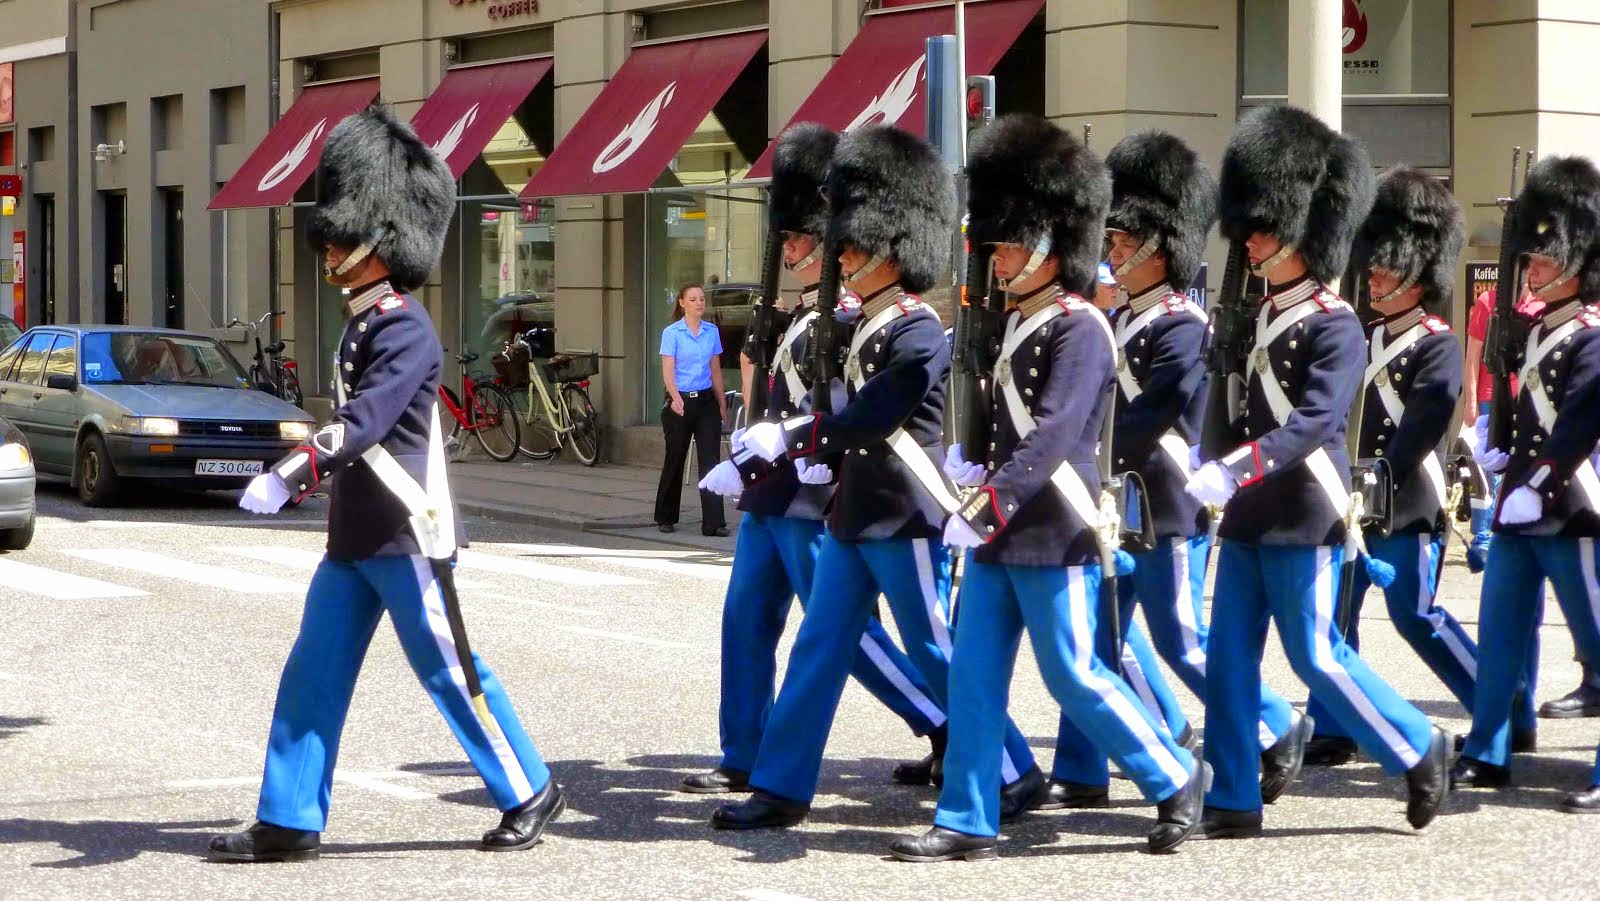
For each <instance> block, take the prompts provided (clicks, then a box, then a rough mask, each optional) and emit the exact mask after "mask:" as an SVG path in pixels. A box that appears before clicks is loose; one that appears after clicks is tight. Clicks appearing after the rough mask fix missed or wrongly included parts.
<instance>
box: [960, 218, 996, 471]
mask: <svg viewBox="0 0 1600 901" xmlns="http://www.w3.org/2000/svg"><path fill="white" fill-rule="evenodd" d="M991 256H992V253H991V252H990V251H989V249H988V248H986V247H977V248H969V249H968V251H967V266H966V274H965V279H964V281H963V283H962V285H961V295H960V299H961V303H960V306H958V307H957V308H956V324H955V335H954V340H953V341H952V344H953V345H954V346H953V348H952V350H953V353H952V355H951V361H950V374H951V388H952V393H953V394H954V395H955V396H954V398H953V401H954V403H953V404H952V406H951V409H952V410H953V411H954V413H955V417H954V419H955V422H954V423H953V432H954V434H955V440H957V441H959V442H960V443H961V455H962V456H963V457H964V458H966V459H967V460H968V461H969V462H973V463H985V462H987V461H988V459H989V426H990V422H991V420H992V417H993V404H992V402H991V398H990V396H989V391H988V386H989V385H990V384H991V383H992V380H993V378H994V364H995V360H996V359H997V358H998V357H999V356H1000V338H1001V335H1002V334H1003V333H1004V330H1005V294H1004V292H1001V291H998V290H995V288H994V287H993V281H992V279H991V275H992V270H991V269H990V257H991Z"/></svg>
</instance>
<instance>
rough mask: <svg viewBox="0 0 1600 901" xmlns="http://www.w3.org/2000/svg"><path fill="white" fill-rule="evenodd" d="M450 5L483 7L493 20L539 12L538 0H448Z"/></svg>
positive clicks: (531, 14) (533, 14)
mask: <svg viewBox="0 0 1600 901" xmlns="http://www.w3.org/2000/svg"><path fill="white" fill-rule="evenodd" d="M450 5H451V6H481V7H484V9H485V11H486V12H487V13H488V14H489V18H491V19H494V20H500V19H510V18H512V17H514V16H537V15H538V14H539V0H450Z"/></svg>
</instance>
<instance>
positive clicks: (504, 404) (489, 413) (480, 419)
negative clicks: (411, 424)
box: [439, 353, 522, 463]
mask: <svg viewBox="0 0 1600 901" xmlns="http://www.w3.org/2000/svg"><path fill="white" fill-rule="evenodd" d="M476 359H478V355H477V354H475V353H466V354H456V362H458V363H460V364H461V397H457V396H456V393H455V392H454V391H451V390H450V387H449V386H448V385H446V384H444V383H443V382H440V383H439V400H440V401H441V402H443V403H444V408H445V409H446V410H449V411H450V415H451V416H454V417H455V420H456V424H455V426H454V427H453V428H452V429H451V430H450V439H451V440H452V441H454V442H456V443H458V444H459V442H460V441H461V433H462V432H463V431H467V432H471V433H472V434H473V435H475V436H476V437H477V439H478V444H479V445H481V446H482V447H483V452H484V453H486V454H488V455H489V457H490V458H491V459H493V460H498V461H499V462H501V463H504V462H506V461H507V460H510V459H511V458H512V457H515V456H516V455H517V446H518V444H519V443H520V442H521V440H522V433H521V427H520V426H519V425H518V424H517V416H516V410H515V407H514V406H513V405H512V402H511V395H509V394H507V393H506V390H505V389H504V388H501V387H500V386H499V385H496V384H494V382H493V381H492V380H491V379H490V378H489V377H488V376H485V375H480V374H469V373H468V372H467V366H468V365H470V364H471V363H472V362H473V361H474V360H476ZM463 398H464V400H463Z"/></svg>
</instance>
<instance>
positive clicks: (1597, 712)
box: [1539, 663, 1600, 720]
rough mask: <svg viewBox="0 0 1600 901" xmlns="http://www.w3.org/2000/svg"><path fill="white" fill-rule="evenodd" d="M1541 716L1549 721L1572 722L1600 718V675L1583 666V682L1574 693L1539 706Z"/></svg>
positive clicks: (1588, 666)
mask: <svg viewBox="0 0 1600 901" xmlns="http://www.w3.org/2000/svg"><path fill="white" fill-rule="evenodd" d="M1539 716H1541V717H1543V718H1544V719H1547V720H1572V719H1577V718H1579V717H1584V716H1600V675H1597V674H1596V673H1595V671H1594V667H1592V666H1590V665H1589V664H1587V663H1585V664H1584V665H1583V681H1582V682H1579V683H1578V687H1577V688H1574V689H1573V690H1572V691H1570V692H1568V693H1567V694H1565V695H1563V696H1562V697H1559V698H1556V699H1555V700H1553V701H1545V702H1544V703H1543V704H1541V705H1539Z"/></svg>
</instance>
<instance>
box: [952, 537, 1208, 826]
mask: <svg viewBox="0 0 1600 901" xmlns="http://www.w3.org/2000/svg"><path fill="white" fill-rule="evenodd" d="M1099 585H1100V567H1099V566H1098V565H1093V564H1091V565H1089V566H1074V567H1057V566H997V565H994V564H986V563H976V562H973V563H969V564H968V565H967V572H966V576H965V580H964V581H963V583H962V586H961V628H960V629H958V630H957V631H956V649H955V657H954V658H953V659H952V661H951V664H950V747H949V748H948V749H947V750H946V751H945V756H944V788H943V790H942V791H941V792H940V793H939V809H938V811H937V813H935V814H934V819H933V822H934V825H936V826H942V827H944V828H945V829H954V830H956V831H957V832H965V833H967V834H969V835H996V834H998V830H999V825H1000V783H1001V774H1000V755H999V754H997V753H995V752H996V751H998V750H999V749H1000V747H1001V745H1002V743H1003V742H1004V741H1005V737H1006V729H1007V719H1006V704H1007V700H1008V696H1009V694H1010V688H1011V672H1012V669H1013V667H1014V666H1015V665H1016V662H1017V646H1018V644H1019V642H1020V640H1021V638H1022V631H1023V629H1024V628H1026V629H1027V631H1028V635H1029V637H1030V638H1031V639H1032V641H1033V653H1034V657H1035V658H1036V659H1037V660H1038V661H1039V671H1040V674H1041V675H1043V676H1044V683H1045V687H1046V688H1048V689H1049V690H1050V694H1051V695H1052V696H1053V697H1054V698H1055V699H1056V702H1057V703H1059V704H1060V705H1061V709H1062V710H1064V711H1066V712H1067V714H1068V715H1069V716H1070V717H1071V718H1072V721H1073V723H1074V725H1076V726H1077V728H1078V730H1079V731H1080V732H1082V733H1083V734H1086V735H1091V736H1093V737H1094V742H1095V745H1096V747H1097V748H1098V749H1099V753H1098V756H1099V757H1101V758H1104V757H1105V756H1107V755H1109V756H1111V757H1112V758H1113V759H1114V760H1116V762H1117V765H1118V766H1119V767H1121V768H1122V770H1123V772H1125V773H1127V774H1128V777H1129V778H1130V779H1132V780H1133V782H1134V784H1135V785H1137V786H1139V791H1140V792H1141V793H1143V795H1144V797H1145V799H1146V800H1148V801H1151V802H1156V801H1162V800H1165V799H1166V798H1168V797H1170V796H1171V795H1172V794H1173V793H1174V792H1176V791H1177V790H1178V789H1180V788H1182V787H1183V786H1184V785H1186V784H1187V783H1188V781H1189V769H1190V767H1191V766H1192V765H1193V763H1194V758H1193V756H1192V755H1190V753H1189V752H1188V751H1187V750H1185V749H1184V748H1181V747H1179V746H1178V745H1177V743H1176V742H1174V741H1173V740H1172V736H1171V735H1169V734H1167V732H1166V730H1164V729H1162V728H1161V727H1160V726H1159V725H1158V724H1157V722H1156V720H1155V718H1154V717H1152V716H1151V715H1150V711H1149V710H1148V709H1146V708H1145V706H1144V704H1143V703H1141V702H1140V701H1139V699H1138V698H1137V697H1136V696H1135V695H1134V693H1133V690H1132V689H1131V688H1129V687H1128V684H1127V683H1126V682H1124V681H1123V680H1122V679H1121V677H1119V676H1118V675H1117V674H1116V673H1115V672H1114V671H1113V670H1111V669H1109V668H1108V667H1107V666H1106V665H1105V663H1104V662H1103V660H1102V659H1101V655H1100V654H1099V653H1097V651H1096V645H1097V644H1098V637H1097V634H1096V629H1095V621H1096V613H1097V611H1096V609H1095V608H1096V606H1097V604H1098V597H1097V595H1098V592H1099Z"/></svg>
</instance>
